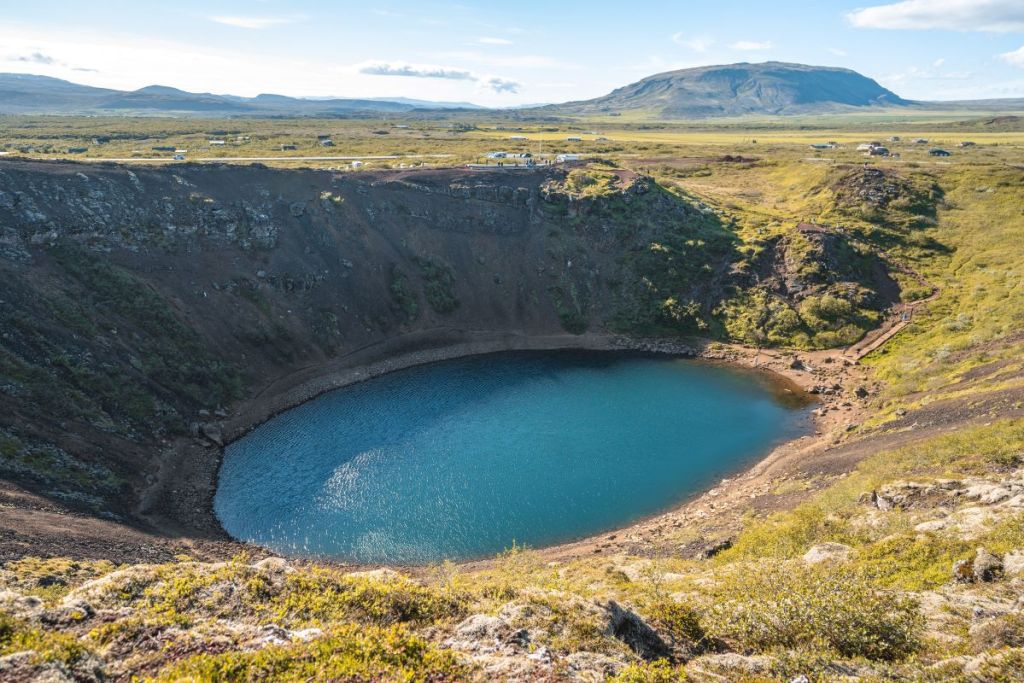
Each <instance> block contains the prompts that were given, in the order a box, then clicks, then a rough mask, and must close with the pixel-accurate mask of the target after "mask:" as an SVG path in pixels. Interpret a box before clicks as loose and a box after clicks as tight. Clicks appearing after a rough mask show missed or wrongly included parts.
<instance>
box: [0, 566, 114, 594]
mask: <svg viewBox="0 0 1024 683" xmlns="http://www.w3.org/2000/svg"><path fill="white" fill-rule="evenodd" d="M3 569H4V571H6V572H9V574H8V575H7V577H6V580H5V584H6V586H7V587H8V588H10V589H14V590H17V591H18V592H21V593H24V594H27V595H36V596H38V597H41V598H44V599H46V600H55V599H57V598H60V597H63V596H64V595H65V594H67V593H68V592H69V591H70V590H71V589H73V588H74V587H76V586H78V585H81V584H83V583H85V582H86V581H91V580H93V579H97V578H99V577H101V576H104V575H106V574H109V573H110V572H112V571H114V569H116V567H115V565H114V564H113V563H112V562H109V561H107V560H71V559H67V558H60V557H54V558H41V557H33V556H28V557H23V558H20V559H17V560H8V561H7V562H5V563H4V564H3Z"/></svg>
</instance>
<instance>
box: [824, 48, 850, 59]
mask: <svg viewBox="0 0 1024 683" xmlns="http://www.w3.org/2000/svg"><path fill="white" fill-rule="evenodd" d="M828 51H829V52H831V53H832V54H834V55H835V56H836V57H848V56H849V55H850V53H849V52H847V51H846V50H840V49H839V48H838V47H830V48H829V49H828Z"/></svg>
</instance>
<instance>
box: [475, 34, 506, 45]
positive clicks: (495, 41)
mask: <svg viewBox="0 0 1024 683" xmlns="http://www.w3.org/2000/svg"><path fill="white" fill-rule="evenodd" d="M476 42H477V44H478V45H511V44H512V41H511V40H509V39H507V38H493V37H491V36H480V37H479V38H477V39H476Z"/></svg>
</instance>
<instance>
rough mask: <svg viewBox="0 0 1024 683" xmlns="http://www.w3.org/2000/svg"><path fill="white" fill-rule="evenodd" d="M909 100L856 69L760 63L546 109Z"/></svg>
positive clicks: (784, 107)
mask: <svg viewBox="0 0 1024 683" xmlns="http://www.w3.org/2000/svg"><path fill="white" fill-rule="evenodd" d="M909 104H912V103H911V102H909V101H907V100H904V99H902V98H900V97H899V96H898V95H896V94H895V93H893V92H891V91H889V90H886V89H885V88H883V87H882V86H880V85H879V84H878V83H876V82H875V81H873V80H871V79H870V78H868V77H866V76H862V75H861V74H859V73H857V72H856V71H851V70H849V69H839V68H834V67H824V66H806V65H804V64H787V63H783V62H765V63H763V64H747V63H742V64H728V65H724V66H702V67H698V68H695V69H680V70H679V71H668V72H666V73H661V74H656V75H654V76H648V77H647V78H645V79H643V80H641V81H637V82H636V83H632V84H630V85H627V86H625V87H622V88H619V89H617V90H614V91H612V92H611V93H610V94H608V95H605V96H604V97H598V98H597V99H593V100H585V101H582V102H569V103H567V104H560V105H552V107H549V108H548V109H556V110H558V111H559V112H565V113H570V114H598V113H616V112H630V111H633V112H638V111H642V112H648V113H650V114H651V115H653V116H658V117H661V118H708V117H719V116H722V117H726V116H743V115H747V114H773V115H778V114H806V113H822V112H828V111H837V110H842V109H847V108H852V107H878V106H906V105H909Z"/></svg>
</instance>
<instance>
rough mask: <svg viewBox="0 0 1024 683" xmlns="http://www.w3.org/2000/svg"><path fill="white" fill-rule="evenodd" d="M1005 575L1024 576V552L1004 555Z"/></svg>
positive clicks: (1017, 551)
mask: <svg viewBox="0 0 1024 683" xmlns="http://www.w3.org/2000/svg"><path fill="white" fill-rule="evenodd" d="M1003 574H1005V575H1006V576H1024V550H1011V551H1010V552H1008V553H1006V554H1005V555H1003Z"/></svg>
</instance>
